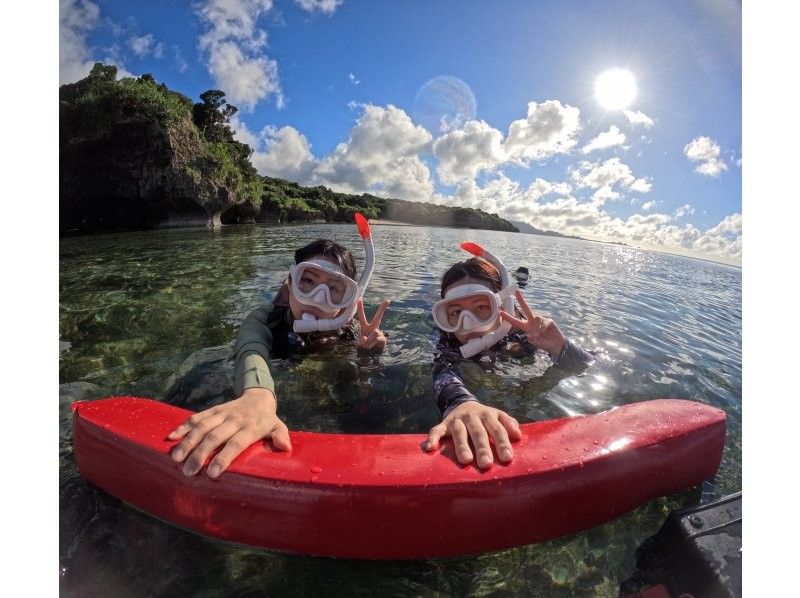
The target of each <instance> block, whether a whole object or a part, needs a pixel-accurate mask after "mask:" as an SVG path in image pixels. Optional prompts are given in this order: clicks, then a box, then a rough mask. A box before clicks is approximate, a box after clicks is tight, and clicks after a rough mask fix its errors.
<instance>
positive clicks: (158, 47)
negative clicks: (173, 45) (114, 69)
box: [128, 33, 164, 58]
mask: <svg viewBox="0 0 800 598" xmlns="http://www.w3.org/2000/svg"><path fill="white" fill-rule="evenodd" d="M128 45H129V46H130V47H131V50H133V53H134V54H136V55H137V56H138V57H139V58H144V57H146V56H150V55H151V54H152V55H153V57H155V58H161V56H162V55H163V53H164V44H162V43H161V42H158V43H156V40H155V37H154V36H153V34H152V33H148V34H147V35H142V36H139V37H132V38H130V39H129V40H128Z"/></svg>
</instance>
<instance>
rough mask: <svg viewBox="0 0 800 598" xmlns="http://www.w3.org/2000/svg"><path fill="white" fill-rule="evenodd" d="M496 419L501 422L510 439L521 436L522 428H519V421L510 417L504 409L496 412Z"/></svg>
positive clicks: (516, 438)
mask: <svg viewBox="0 0 800 598" xmlns="http://www.w3.org/2000/svg"><path fill="white" fill-rule="evenodd" d="M497 419H498V420H499V421H500V423H501V424H503V427H504V428H505V429H506V431H507V432H508V437H509V439H510V440H519V439H520V438H522V430H520V427H519V422H518V421H517V420H516V419H514V418H513V417H511V416H510V415H509V414H508V413H506V412H505V411H500V412H499V413H498V414H497Z"/></svg>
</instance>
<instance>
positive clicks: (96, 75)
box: [87, 62, 117, 83]
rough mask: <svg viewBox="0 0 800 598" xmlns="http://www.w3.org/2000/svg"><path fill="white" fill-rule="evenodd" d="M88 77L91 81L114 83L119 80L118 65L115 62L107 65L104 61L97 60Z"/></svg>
mask: <svg viewBox="0 0 800 598" xmlns="http://www.w3.org/2000/svg"><path fill="white" fill-rule="evenodd" d="M87 78H88V79H89V80H91V81H104V82H109V83H113V82H114V81H116V80H117V67H115V66H114V65H113V64H108V65H106V64H103V63H102V62H95V63H94V66H93V67H92V70H91V71H90V72H89V76H88V77H87Z"/></svg>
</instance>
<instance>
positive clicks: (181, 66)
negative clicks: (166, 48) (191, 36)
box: [172, 46, 189, 73]
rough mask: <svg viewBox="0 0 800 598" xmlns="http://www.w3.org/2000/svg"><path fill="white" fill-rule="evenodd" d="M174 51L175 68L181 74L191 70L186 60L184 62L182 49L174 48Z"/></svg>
mask: <svg viewBox="0 0 800 598" xmlns="http://www.w3.org/2000/svg"><path fill="white" fill-rule="evenodd" d="M172 49H173V51H174V53H175V67H176V68H177V69H178V71H179V72H181V73H183V72H186V69H188V68H189V64H188V63H187V62H186V60H184V58H183V54H181V49H180V47H178V46H172Z"/></svg>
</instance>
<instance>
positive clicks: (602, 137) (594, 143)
mask: <svg viewBox="0 0 800 598" xmlns="http://www.w3.org/2000/svg"><path fill="white" fill-rule="evenodd" d="M623 143H625V133H623V132H622V131H620V130H619V128H618V127H617V126H616V125H611V128H610V129H609V130H608V131H604V132H603V133H600V134H599V135H598V136H597V137H595V138H594V139H592V140H591V141H590V142H589V143H587V144H586V145H584V146H583V147H582V148H581V152H583V153H584V154H588V153H589V152H591V151H594V150H598V149H606V148H609V147H613V146H615V145H622V144H623Z"/></svg>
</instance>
